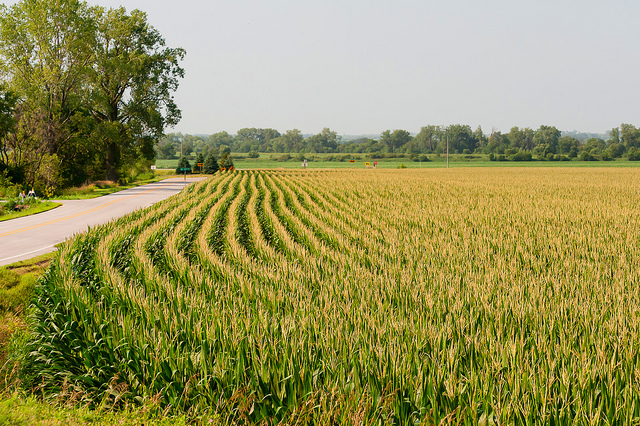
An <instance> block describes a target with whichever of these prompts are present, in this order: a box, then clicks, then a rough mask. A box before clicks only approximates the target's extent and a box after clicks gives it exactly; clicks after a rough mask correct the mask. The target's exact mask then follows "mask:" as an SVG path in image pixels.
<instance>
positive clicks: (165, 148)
mask: <svg viewBox="0 0 640 426" xmlns="http://www.w3.org/2000/svg"><path fill="white" fill-rule="evenodd" d="M155 149H156V154H157V156H158V158H161V159H165V160H170V159H173V158H176V147H175V145H174V144H173V142H172V141H171V139H169V138H167V137H163V138H162V139H160V141H159V142H158V144H157V145H156V147H155Z"/></svg>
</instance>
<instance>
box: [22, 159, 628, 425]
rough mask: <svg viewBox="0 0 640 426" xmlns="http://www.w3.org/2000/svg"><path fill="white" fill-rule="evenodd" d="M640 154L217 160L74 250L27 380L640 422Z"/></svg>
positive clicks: (48, 293)
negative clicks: (638, 159) (405, 162)
mask: <svg viewBox="0 0 640 426" xmlns="http://www.w3.org/2000/svg"><path fill="white" fill-rule="evenodd" d="M638 205H640V170H639V169H636V168H523V167H518V168H458V169H454V170H443V169H435V168H431V169H424V170H411V169H409V170H384V169H378V170H321V171H317V170H306V171H291V170H275V171H245V172H235V173H221V174H216V175H215V176H213V177H212V178H211V179H208V180H205V181H202V182H199V183H197V184H194V185H191V186H189V187H188V188H187V189H185V190H184V191H183V192H182V193H180V194H178V195H177V196H174V197H172V198H169V199H167V200H165V201H163V202H161V203H159V204H157V205H155V206H153V207H151V208H148V209H145V210H139V211H137V212H135V213H133V214H131V215H129V216H127V217H125V218H122V219H119V220H117V221H115V222H113V223H111V224H108V225H104V226H102V227H99V228H95V229H92V230H90V231H89V232H88V233H86V234H82V235H79V236H78V237H76V238H75V239H73V240H71V241H69V242H67V243H65V244H63V245H62V247H61V248H60V249H59V256H58V257H57V258H56V259H54V261H53V263H52V267H51V269H50V270H49V271H48V272H47V273H46V274H45V276H44V278H43V280H42V281H41V285H40V286H39V287H38V288H37V294H36V302H35V311H34V313H33V321H34V323H33V328H32V330H31V332H30V335H29V338H28V343H27V345H26V348H25V351H24V355H23V356H24V358H23V372H22V375H23V376H22V377H23V380H25V383H27V384H31V385H32V386H39V387H41V388H42V389H45V390H47V391H49V392H53V393H55V392H58V391H59V390H60V389H62V388H64V387H68V386H72V387H73V388H74V389H76V390H77V391H78V392H82V393H83V394H84V395H85V398H93V399H94V400H95V401H96V403H98V402H101V403H104V402H105V401H106V402H110V403H113V404H116V405H117V404H122V403H125V402H126V403H136V404H144V403H146V402H149V401H155V402H156V403H157V402H159V404H160V405H161V406H162V407H163V409H166V410H167V412H187V413H188V414H189V415H192V416H197V415H200V414H201V413H204V412H213V413H215V414H216V415H217V416H218V417H216V418H218V419H222V420H221V421H222V422H226V421H240V422H250V423H252V422H261V421H267V422H272V423H276V422H279V421H282V422H284V423H295V422H300V423H319V424H327V423H334V424H359V423H360V422H364V423H365V424H370V423H380V424H390V423H398V424H404V423H408V422H421V423H424V424H433V423H440V422H445V423H446V422H452V423H456V424H478V423H483V424H493V423H499V424H502V423H509V424H511V423H556V424H558V423H560V424H564V423H572V422H575V423H577V424H603V423H604V424H636V423H638V421H640V292H638V285H639V284H640V277H639V275H638V270H640V234H639V233H638V229H640V211H639V209H638Z"/></svg>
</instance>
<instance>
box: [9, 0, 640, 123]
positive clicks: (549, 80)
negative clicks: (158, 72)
mask: <svg viewBox="0 0 640 426" xmlns="http://www.w3.org/2000/svg"><path fill="white" fill-rule="evenodd" d="M6 3H7V4H11V3H13V2H6ZM89 3H91V4H100V5H103V6H119V5H123V6H125V7H126V8H127V10H131V9H140V10H143V11H145V12H147V14H148V17H149V22H150V23H151V24H152V25H154V26H155V27H156V28H157V29H158V30H159V31H160V32H161V33H162V34H163V35H164V36H165V38H166V41H167V45H169V46H171V47H178V46H180V47H183V48H185V49H186V51H187V56H186V59H185V61H184V62H183V67H184V69H185V72H186V75H185V78H184V80H183V81H182V83H181V85H180V89H179V90H178V92H177V93H176V101H177V103H178V106H179V107H180V108H181V109H182V113H183V119H182V121H181V123H180V124H179V125H178V126H176V128H175V129H174V131H181V132H183V133H192V134H194V133H214V132H218V131H222V130H226V131H228V132H230V133H235V132H236V131H237V130H238V129H240V128H242V127H273V128H275V129H278V130H279V131H281V132H284V131H285V130H288V129H292V128H298V129H300V130H302V132H304V133H317V132H319V131H320V130H321V129H322V128H323V127H330V128H331V129H332V130H335V131H336V132H338V133H339V134H365V133H374V134H375V133H380V132H382V131H383V130H385V129H406V130H409V131H412V132H417V131H419V130H420V127H421V126H424V125H427V124H444V125H448V124H455V123H461V124H469V125H471V126H472V127H473V128H474V129H475V128H476V127H477V126H478V125H482V128H483V130H484V131H485V133H488V132H490V131H491V129H492V127H494V128H496V129H497V130H501V131H503V132H506V131H508V130H509V129H510V128H511V127H512V126H519V127H532V128H537V127H539V126H540V125H541V124H547V125H554V126H556V127H558V128H559V129H561V130H579V131H585V132H602V133H604V132H607V131H608V130H610V129H611V128H612V127H615V126H618V125H619V124H620V123H633V124H635V125H639V124H640V81H639V78H640V46H639V44H638V43H639V42H640V25H638V23H639V22H640V1H637V0H627V1H623V0H608V1H595V0H579V1H578V0H575V1H573V0H571V1H566V0H554V1H546V0H528V1H521V0H504V1H503V0H482V1H478V0H475V1H471V0H437V1H429V0H424V1H418V0H317V1H305V0H269V1H257V0H223V1H217V0H181V1H180V2H176V1H175V0H171V1H169V0H99V1H94V0H91V1H90V2H89ZM168 131H169V132H170V131H172V130H171V129H168Z"/></svg>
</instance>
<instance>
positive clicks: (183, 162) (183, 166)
mask: <svg viewBox="0 0 640 426" xmlns="http://www.w3.org/2000/svg"><path fill="white" fill-rule="evenodd" d="M187 169H188V170H187ZM176 173H178V174H185V173H191V163H189V160H187V157H180V159H179V160H178V167H176Z"/></svg>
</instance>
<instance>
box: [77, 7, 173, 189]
mask: <svg viewBox="0 0 640 426" xmlns="http://www.w3.org/2000/svg"><path fill="white" fill-rule="evenodd" d="M93 16H94V20H95V43H94V44H93V46H92V47H93V48H92V57H91V60H92V66H91V67H89V68H88V71H89V76H90V78H89V81H90V82H91V89H92V90H91V103H90V107H91V114H92V116H93V117H94V118H95V119H96V122H97V129H98V135H99V137H98V140H100V141H101V142H102V147H103V151H104V155H105V168H106V176H107V179H110V180H115V179H117V178H118V177H119V171H118V169H119V167H120V166H121V165H122V164H123V162H124V163H129V164H130V163H132V162H135V161H136V160H137V159H146V160H151V159H153V150H152V149H151V147H152V146H153V144H154V143H155V142H156V141H157V140H158V138H159V137H160V136H161V135H162V134H163V132H164V128H165V127H166V126H173V125H175V124H177V123H178V121H179V120H180V117H181V114H180V110H179V109H178V107H177V106H176V104H175V102H174V100H173V96H172V93H173V92H174V91H175V90H176V89H177V88H178V80H179V78H181V77H183V76H184V70H183V69H182V68H181V67H180V66H179V61H181V60H182V59H183V58H184V55H185V51H184V50H183V49H180V48H176V49H173V48H167V47H165V41H164V39H163V38H162V36H161V35H160V33H159V32H158V31H157V30H156V29H155V28H153V27H152V26H151V25H149V23H148V22H147V15H146V14H145V13H144V12H141V11H139V10H133V11H132V12H131V14H127V13H126V10H125V9H124V8H123V7H120V8H118V9H104V8H102V7H96V8H94V9H93ZM103 129H107V131H106V132H104V131H102V130H103Z"/></svg>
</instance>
